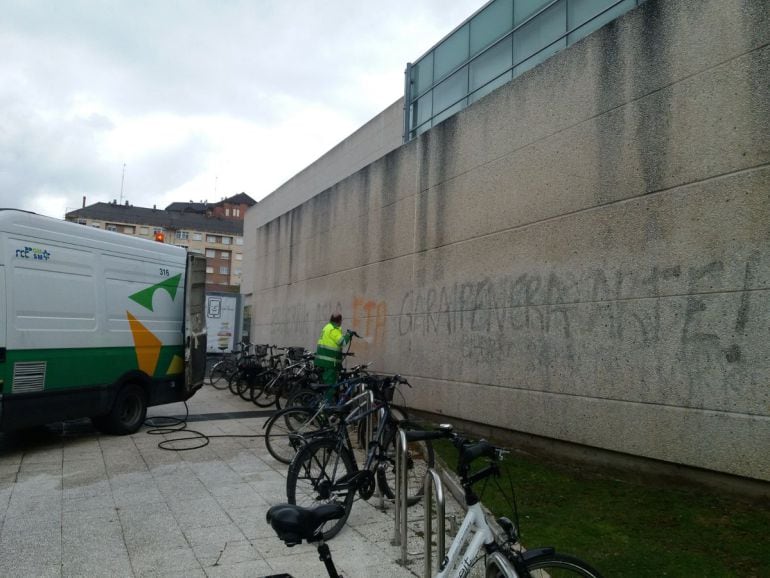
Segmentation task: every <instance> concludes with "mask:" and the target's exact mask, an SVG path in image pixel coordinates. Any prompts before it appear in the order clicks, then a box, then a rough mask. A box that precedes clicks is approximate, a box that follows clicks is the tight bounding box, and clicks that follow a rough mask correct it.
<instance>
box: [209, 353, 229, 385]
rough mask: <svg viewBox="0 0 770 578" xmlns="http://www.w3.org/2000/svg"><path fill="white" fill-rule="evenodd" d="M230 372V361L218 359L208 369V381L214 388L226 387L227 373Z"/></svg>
mask: <svg viewBox="0 0 770 578" xmlns="http://www.w3.org/2000/svg"><path fill="white" fill-rule="evenodd" d="M231 372H232V368H231V366H230V363H228V362H227V361H224V360H223V361H218V362H216V363H215V364H214V365H212V366H211V369H209V375H208V383H209V385H211V386H213V387H214V388H215V389H227V386H228V385H229V383H228V379H227V377H228V375H230V373H231Z"/></svg>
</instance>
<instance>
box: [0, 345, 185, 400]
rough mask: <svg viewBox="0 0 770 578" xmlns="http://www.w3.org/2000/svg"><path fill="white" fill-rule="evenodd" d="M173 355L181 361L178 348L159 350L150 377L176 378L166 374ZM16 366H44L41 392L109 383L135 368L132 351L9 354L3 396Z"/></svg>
mask: <svg viewBox="0 0 770 578" xmlns="http://www.w3.org/2000/svg"><path fill="white" fill-rule="evenodd" d="M175 355H177V356H179V357H181V358H184V350H183V347H182V345H167V346H163V347H161V350H160V355H159V357H158V363H157V365H156V370H155V374H154V375H153V376H152V377H160V378H162V377H166V376H173V375H179V374H180V373H181V371H177V372H176V373H174V374H168V373H167V370H168V368H169V367H170V366H171V363H172V361H173V359H174V356H175ZM19 362H26V363H35V362H44V363H45V391H55V390H65V389H68V388H72V387H89V386H96V385H103V384H108V383H113V382H115V381H116V380H117V379H118V378H120V377H121V376H122V375H123V374H125V373H126V372H128V371H131V370H135V369H138V367H139V365H138V363H137V360H136V350H135V349H134V348H133V347H98V348H82V349H29V350H24V349H17V350H9V351H8V352H7V353H6V360H5V362H4V363H0V380H2V381H4V384H3V386H2V388H1V389H0V391H2V392H3V393H11V392H12V391H13V383H12V381H13V371H14V364H15V363H19ZM177 365H178V366H179V367H180V368H181V367H182V366H181V364H177Z"/></svg>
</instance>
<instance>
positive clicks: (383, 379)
mask: <svg viewBox="0 0 770 578" xmlns="http://www.w3.org/2000/svg"><path fill="white" fill-rule="evenodd" d="M366 381H367V383H368V384H369V388H370V389H371V390H372V391H373V392H374V398H375V399H378V400H380V401H387V402H391V401H393V393H394V392H395V391H396V384H395V382H394V381H393V379H392V378H391V377H390V376H389V375H371V376H369V377H368V378H367V380H366Z"/></svg>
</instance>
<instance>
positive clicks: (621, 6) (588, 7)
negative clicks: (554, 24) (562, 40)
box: [567, 0, 636, 44]
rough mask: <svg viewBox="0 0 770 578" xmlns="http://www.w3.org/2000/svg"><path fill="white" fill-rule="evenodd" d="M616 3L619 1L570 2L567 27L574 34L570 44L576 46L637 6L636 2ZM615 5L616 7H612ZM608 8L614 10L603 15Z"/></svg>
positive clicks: (581, 0) (634, 0)
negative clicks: (595, 31)
mask: <svg viewBox="0 0 770 578" xmlns="http://www.w3.org/2000/svg"><path fill="white" fill-rule="evenodd" d="M616 2H617V0H569V3H568V4H567V26H569V30H571V31H572V32H570V35H569V37H568V38H567V41H568V43H569V44H574V43H575V42H577V41H578V40H580V39H581V38H583V37H584V36H588V35H589V34H591V32H593V31H594V30H598V29H599V28H601V27H602V26H604V25H605V24H607V22H610V21H611V20H614V19H615V18H617V17H618V16H620V15H622V14H625V13H626V12H628V11H629V10H631V9H632V8H634V7H635V6H636V0H622V1H621V2H617V3H616ZM613 4H615V6H612V5H613ZM608 6H612V8H610V9H609V10H607V11H606V12H603V13H601V12H602V10H606V9H607V7H608ZM600 13H601V14H600Z"/></svg>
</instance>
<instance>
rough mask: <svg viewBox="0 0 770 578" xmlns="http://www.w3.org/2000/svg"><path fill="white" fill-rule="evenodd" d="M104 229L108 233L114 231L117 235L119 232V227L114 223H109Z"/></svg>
mask: <svg viewBox="0 0 770 578" xmlns="http://www.w3.org/2000/svg"><path fill="white" fill-rule="evenodd" d="M104 228H105V229H106V230H107V231H112V232H113V233H117V232H118V226H117V225H113V224H112V223H107V224H106V225H104Z"/></svg>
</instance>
